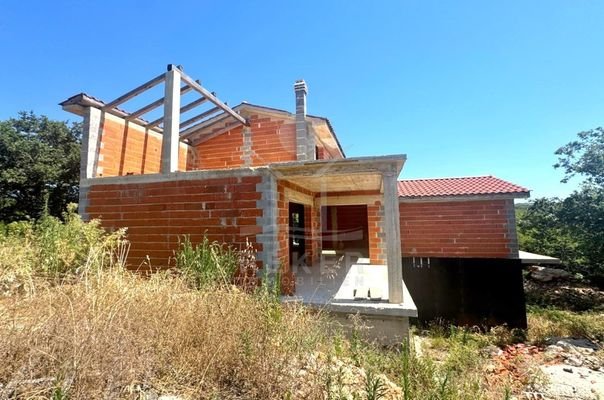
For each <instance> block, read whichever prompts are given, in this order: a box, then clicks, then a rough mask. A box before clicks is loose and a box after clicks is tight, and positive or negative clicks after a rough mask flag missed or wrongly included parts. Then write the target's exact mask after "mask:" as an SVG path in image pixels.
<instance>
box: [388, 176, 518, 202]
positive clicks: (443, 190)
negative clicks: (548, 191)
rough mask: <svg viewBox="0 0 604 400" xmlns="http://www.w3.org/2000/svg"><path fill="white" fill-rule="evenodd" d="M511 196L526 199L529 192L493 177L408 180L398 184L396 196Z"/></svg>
mask: <svg viewBox="0 0 604 400" xmlns="http://www.w3.org/2000/svg"><path fill="white" fill-rule="evenodd" d="M492 194H512V195H516V196H515V197H527V196H528V194H529V190H528V189H526V188H523V187H522V186H518V185H514V184H513V183H510V182H507V181H504V180H503V179H499V178H496V177H494V176H474V177H467V178H436V179H409V180H402V181H399V182H398V195H399V197H405V198H417V197H449V196H480V195H492Z"/></svg>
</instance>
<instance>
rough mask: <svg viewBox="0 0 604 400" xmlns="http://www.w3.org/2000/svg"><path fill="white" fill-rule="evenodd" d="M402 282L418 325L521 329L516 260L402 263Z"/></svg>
mask: <svg viewBox="0 0 604 400" xmlns="http://www.w3.org/2000/svg"><path fill="white" fill-rule="evenodd" d="M403 278H404V280H405V284H406V285H407V288H408V289H409V292H410V294H411V296H412V297H413V300H414V301H415V304H416V305H417V309H418V313H419V316H418V319H419V321H420V322H422V323H426V322H430V321H434V320H439V319H440V320H444V321H447V322H450V323H453V324H456V325H466V326H479V327H493V326H497V325H503V324H506V325H507V326H508V327H510V328H523V329H525V328H526V326H527V322H526V306H525V298H524V287H523V282H522V279H523V277H522V265H521V263H520V260H514V259H497V258H490V259H489V258H432V257H404V258H403Z"/></svg>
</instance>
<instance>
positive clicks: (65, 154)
mask: <svg viewBox="0 0 604 400" xmlns="http://www.w3.org/2000/svg"><path fill="white" fill-rule="evenodd" d="M80 140H81V125H80V124H78V123H72V124H70V125H68V124H67V123H66V122H62V121H53V120H50V119H49V118H47V117H45V116H37V115H35V114H34V113H33V112H21V113H19V115H18V118H11V119H8V120H6V121H0V221H5V222H10V221H16V220H21V219H26V218H39V217H40V216H41V215H42V214H43V213H44V211H45V210H47V211H48V213H49V214H51V215H54V216H60V215H61V213H62V212H63V211H65V209H66V205H67V204H68V203H70V202H77V200H78V182H79V170H80Z"/></svg>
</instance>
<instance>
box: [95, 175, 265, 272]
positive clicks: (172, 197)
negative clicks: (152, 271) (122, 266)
mask: <svg viewBox="0 0 604 400" xmlns="http://www.w3.org/2000/svg"><path fill="white" fill-rule="evenodd" d="M260 181H261V178H260V177H242V178H236V177H230V178H219V179H204V180H182V181H169V182H156V183H137V184H127V183H125V184H110V185H102V184H98V185H93V186H92V187H90V190H89V192H88V194H87V199H88V207H87V209H86V212H87V213H88V214H89V217H90V218H97V217H98V218H101V220H102V224H103V226H105V227H107V228H119V227H128V239H129V240H130V241H131V249H130V257H129V263H130V264H131V266H132V267H134V268H136V267H138V266H139V265H140V264H141V263H143V262H144V261H145V258H146V256H147V255H148V256H149V257H150V260H151V266H152V267H153V268H155V267H163V266H167V265H170V264H171V262H170V261H169V259H170V257H172V256H173V252H174V250H177V249H178V239H179V238H181V237H182V235H185V234H187V235H190V237H191V240H192V241H193V242H195V243H197V242H199V241H201V240H202V238H203V236H204V232H207V236H208V238H209V239H210V240H212V241H214V240H216V241H219V242H226V243H232V244H234V245H237V246H239V245H243V244H244V243H245V240H246V238H248V239H249V240H250V241H251V242H252V243H254V244H255V246H256V248H257V250H262V248H261V246H260V245H259V244H256V235H257V234H258V233H260V232H261V230H262V227H260V226H257V224H256V217H260V216H262V210H260V209H258V208H257V207H256V200H259V199H260V197H261V193H259V192H257V191H256V184H257V183H259V182H260Z"/></svg>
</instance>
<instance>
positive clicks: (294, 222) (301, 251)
mask: <svg viewBox="0 0 604 400" xmlns="http://www.w3.org/2000/svg"><path fill="white" fill-rule="evenodd" d="M304 228H305V227H304V205H303V204H298V203H289V265H290V266H292V267H293V266H300V265H304V264H305V263H306V260H305V258H306V257H305V255H306V240H305V238H304V231H305V229H304Z"/></svg>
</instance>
